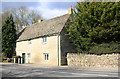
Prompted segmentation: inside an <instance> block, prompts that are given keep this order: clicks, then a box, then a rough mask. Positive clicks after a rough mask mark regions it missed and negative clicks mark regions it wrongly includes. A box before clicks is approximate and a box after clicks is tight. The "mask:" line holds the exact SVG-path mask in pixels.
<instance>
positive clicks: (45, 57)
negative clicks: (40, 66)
mask: <svg viewBox="0 0 120 79" xmlns="http://www.w3.org/2000/svg"><path fill="white" fill-rule="evenodd" d="M43 55H44V60H45V61H48V60H49V53H43Z"/></svg>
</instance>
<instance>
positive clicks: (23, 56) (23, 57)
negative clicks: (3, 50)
mask: <svg viewBox="0 0 120 79" xmlns="http://www.w3.org/2000/svg"><path fill="white" fill-rule="evenodd" d="M22 63H23V64H25V53H22Z"/></svg>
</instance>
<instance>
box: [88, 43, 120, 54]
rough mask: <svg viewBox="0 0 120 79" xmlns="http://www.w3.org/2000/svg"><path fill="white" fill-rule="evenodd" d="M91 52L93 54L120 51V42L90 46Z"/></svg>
mask: <svg viewBox="0 0 120 79" xmlns="http://www.w3.org/2000/svg"><path fill="white" fill-rule="evenodd" d="M89 53H93V54H109V53H120V44H119V43H102V44H97V45H95V46H93V47H91V48H90V50H89Z"/></svg>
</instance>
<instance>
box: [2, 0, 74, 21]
mask: <svg viewBox="0 0 120 79" xmlns="http://www.w3.org/2000/svg"><path fill="white" fill-rule="evenodd" d="M71 5H72V6H73V8H74V6H75V5H76V2H40V1H39V2H2V10H6V9H11V8H19V7H21V6H26V7H29V8H30V9H35V10H37V11H39V12H40V14H41V15H42V17H43V18H44V19H51V18H54V17H57V16H61V15H64V14H67V13H68V9H69V8H70V6H71Z"/></svg>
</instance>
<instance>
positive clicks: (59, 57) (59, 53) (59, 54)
mask: <svg viewBox="0 0 120 79" xmlns="http://www.w3.org/2000/svg"><path fill="white" fill-rule="evenodd" d="M58 66H61V50H60V34H58Z"/></svg>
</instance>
